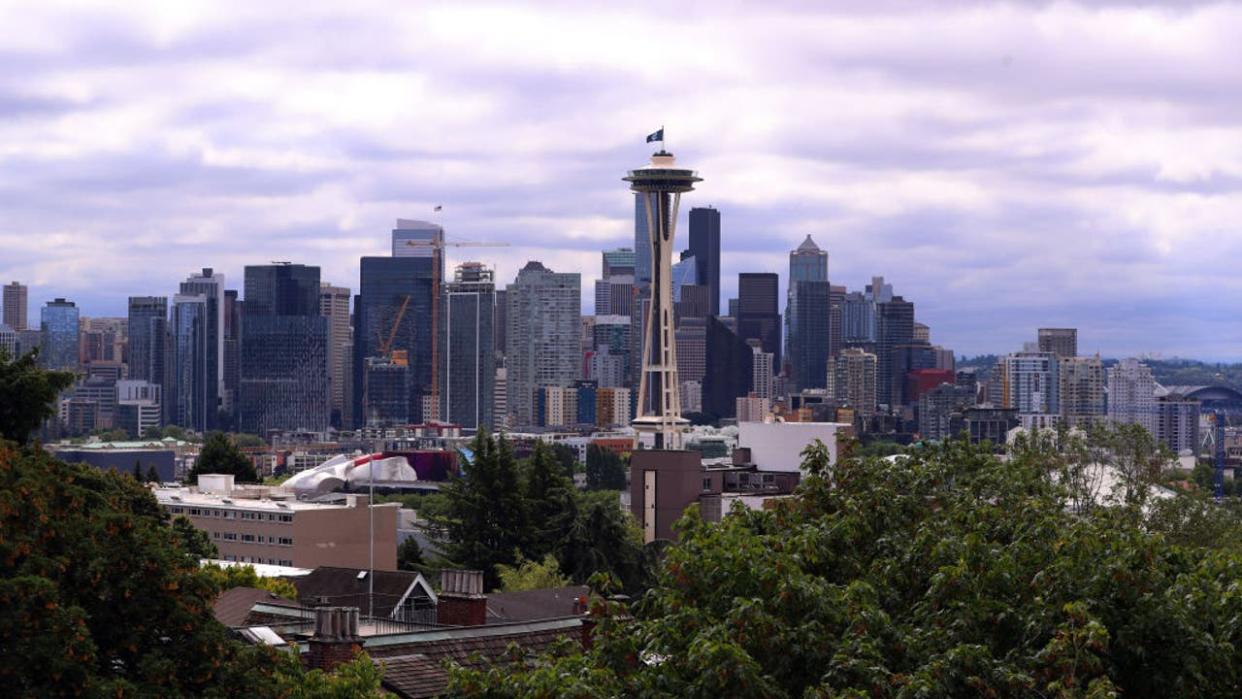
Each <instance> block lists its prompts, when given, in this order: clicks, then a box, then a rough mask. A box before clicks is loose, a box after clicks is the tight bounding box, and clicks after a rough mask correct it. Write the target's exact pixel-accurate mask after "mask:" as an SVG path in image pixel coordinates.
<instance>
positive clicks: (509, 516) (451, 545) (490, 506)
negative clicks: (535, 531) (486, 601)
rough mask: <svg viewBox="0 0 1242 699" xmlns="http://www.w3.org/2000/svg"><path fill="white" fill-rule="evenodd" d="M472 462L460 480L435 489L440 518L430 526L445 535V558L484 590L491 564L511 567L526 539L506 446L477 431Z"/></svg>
mask: <svg viewBox="0 0 1242 699" xmlns="http://www.w3.org/2000/svg"><path fill="white" fill-rule="evenodd" d="M472 449H473V451H474V458H473V459H472V460H470V461H468V462H466V463H464V464H463V465H462V473H461V475H460V476H458V477H455V478H451V479H450V480H449V482H448V483H447V484H445V486H444V487H443V488H442V489H441V492H442V493H443V494H444V496H445V498H446V506H445V508H444V510H445V511H444V513H443V514H442V515H439V516H437V517H436V518H435V519H434V520H433V522H434V523H436V524H437V525H438V526H439V528H440V529H441V530H442V531H443V532H444V533H445V534H446V535H447V536H446V541H445V542H444V545H443V546H442V549H443V551H444V553H445V555H446V557H447V558H449V559H451V560H453V561H457V562H459V563H461V564H462V565H463V566H466V567H467V568H472V569H476V570H481V571H482V572H483V580H484V584H485V585H486V586H487V589H495V587H496V586H497V585H498V584H499V580H500V579H499V578H498V577H497V575H496V565H497V564H505V565H513V563H514V562H515V561H516V560H517V558H516V557H517V553H518V552H519V551H520V550H521V547H522V546H523V545H525V544H526V543H527V541H528V540H529V531H530V527H529V524H528V520H527V516H526V506H525V503H524V502H523V496H522V490H523V489H522V479H521V477H520V474H519V472H518V464H517V461H516V460H515V459H514V457H513V451H512V450H511V449H510V448H509V443H508V442H507V441H506V440H505V439H504V437H501V438H499V439H493V438H492V437H491V436H490V435H488V434H487V433H486V432H485V431H483V430H480V431H479V434H478V435H477V436H476V437H475V439H474V442H473V444H472Z"/></svg>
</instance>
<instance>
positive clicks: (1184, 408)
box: [1156, 393, 1199, 455]
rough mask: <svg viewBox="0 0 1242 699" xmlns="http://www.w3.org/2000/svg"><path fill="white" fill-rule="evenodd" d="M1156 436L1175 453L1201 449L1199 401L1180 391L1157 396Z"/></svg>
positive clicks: (1195, 452) (1193, 451)
mask: <svg viewBox="0 0 1242 699" xmlns="http://www.w3.org/2000/svg"><path fill="white" fill-rule="evenodd" d="M1156 438H1157V439H1159V440H1160V441H1161V442H1163V443H1164V445H1165V446H1166V447H1168V448H1169V451H1171V452H1173V453H1174V454H1175V455H1180V454H1183V453H1190V454H1197V453H1198V451H1199V401H1197V400H1195V399H1194V398H1187V397H1186V396H1183V395H1181V394H1180V393H1165V395H1162V396H1159V397H1157V398H1156Z"/></svg>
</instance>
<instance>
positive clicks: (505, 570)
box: [496, 554, 570, 592]
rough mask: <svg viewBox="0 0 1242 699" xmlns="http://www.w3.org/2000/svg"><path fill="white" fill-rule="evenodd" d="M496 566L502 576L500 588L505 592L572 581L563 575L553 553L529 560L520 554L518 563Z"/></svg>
mask: <svg viewBox="0 0 1242 699" xmlns="http://www.w3.org/2000/svg"><path fill="white" fill-rule="evenodd" d="M496 568H497V572H498V574H499V576H500V589H502V590H504V591H505V592H522V591H523V590H543V589H546V588H549V587H564V586H566V585H568V584H569V583H570V580H569V578H567V577H565V576H564V575H561V568H560V564H559V563H557V562H556V557H555V556H553V555H552V554H548V555H546V556H544V557H543V560H542V561H528V560H526V558H525V557H522V556H518V560H517V565H514V566H506V565H500V566H496Z"/></svg>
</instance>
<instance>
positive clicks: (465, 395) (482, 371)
mask: <svg viewBox="0 0 1242 699" xmlns="http://www.w3.org/2000/svg"><path fill="white" fill-rule="evenodd" d="M440 298H441V300H440V308H441V310H440V337H439V339H438V341H439V343H440V352H439V355H440V357H439V360H440V361H439V364H440V367H439V370H440V381H439V385H440V419H441V420H444V421H447V422H451V423H455V424H458V425H461V426H462V427H464V428H466V429H478V428H480V427H485V428H487V429H492V428H493V427H494V426H495V425H494V420H493V419H492V392H493V390H494V388H493V386H494V382H495V379H496V350H495V346H494V344H493V343H494V341H495V340H494V337H493V333H492V330H493V328H494V327H495V322H496V319H495V307H496V283H495V276H494V272H493V271H492V270H490V269H487V268H486V267H484V266H483V265H482V264H480V263H478V262H467V263H465V264H462V265H460V266H458V268H457V270H456V272H455V273H454V276H453V282H452V283H450V284H446V285H445V286H444V292H443V294H442V295H441V297H440Z"/></svg>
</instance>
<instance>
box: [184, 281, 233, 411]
mask: <svg viewBox="0 0 1242 699" xmlns="http://www.w3.org/2000/svg"><path fill="white" fill-rule="evenodd" d="M181 293H182V294H198V295H201V296H202V297H203V305H204V315H203V321H202V328H203V340H202V342H203V347H204V350H203V357H202V363H203V367H202V370H201V374H202V376H203V377H204V379H203V381H204V384H203V398H202V406H203V409H202V415H203V419H202V420H201V421H200V424H201V425H202V427H195V429H197V430H200V431H202V430H206V429H218V428H219V427H220V424H219V418H220V407H221V406H220V395H221V393H223V391H224V385H223V384H224V371H223V365H224V312H223V307H224V275H223V274H218V273H216V272H215V271H214V270H212V269H211V268H210V267H204V268H203V270H202V273H201V274H191V275H190V276H189V278H187V279H186V280H185V281H183V282H181Z"/></svg>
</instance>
